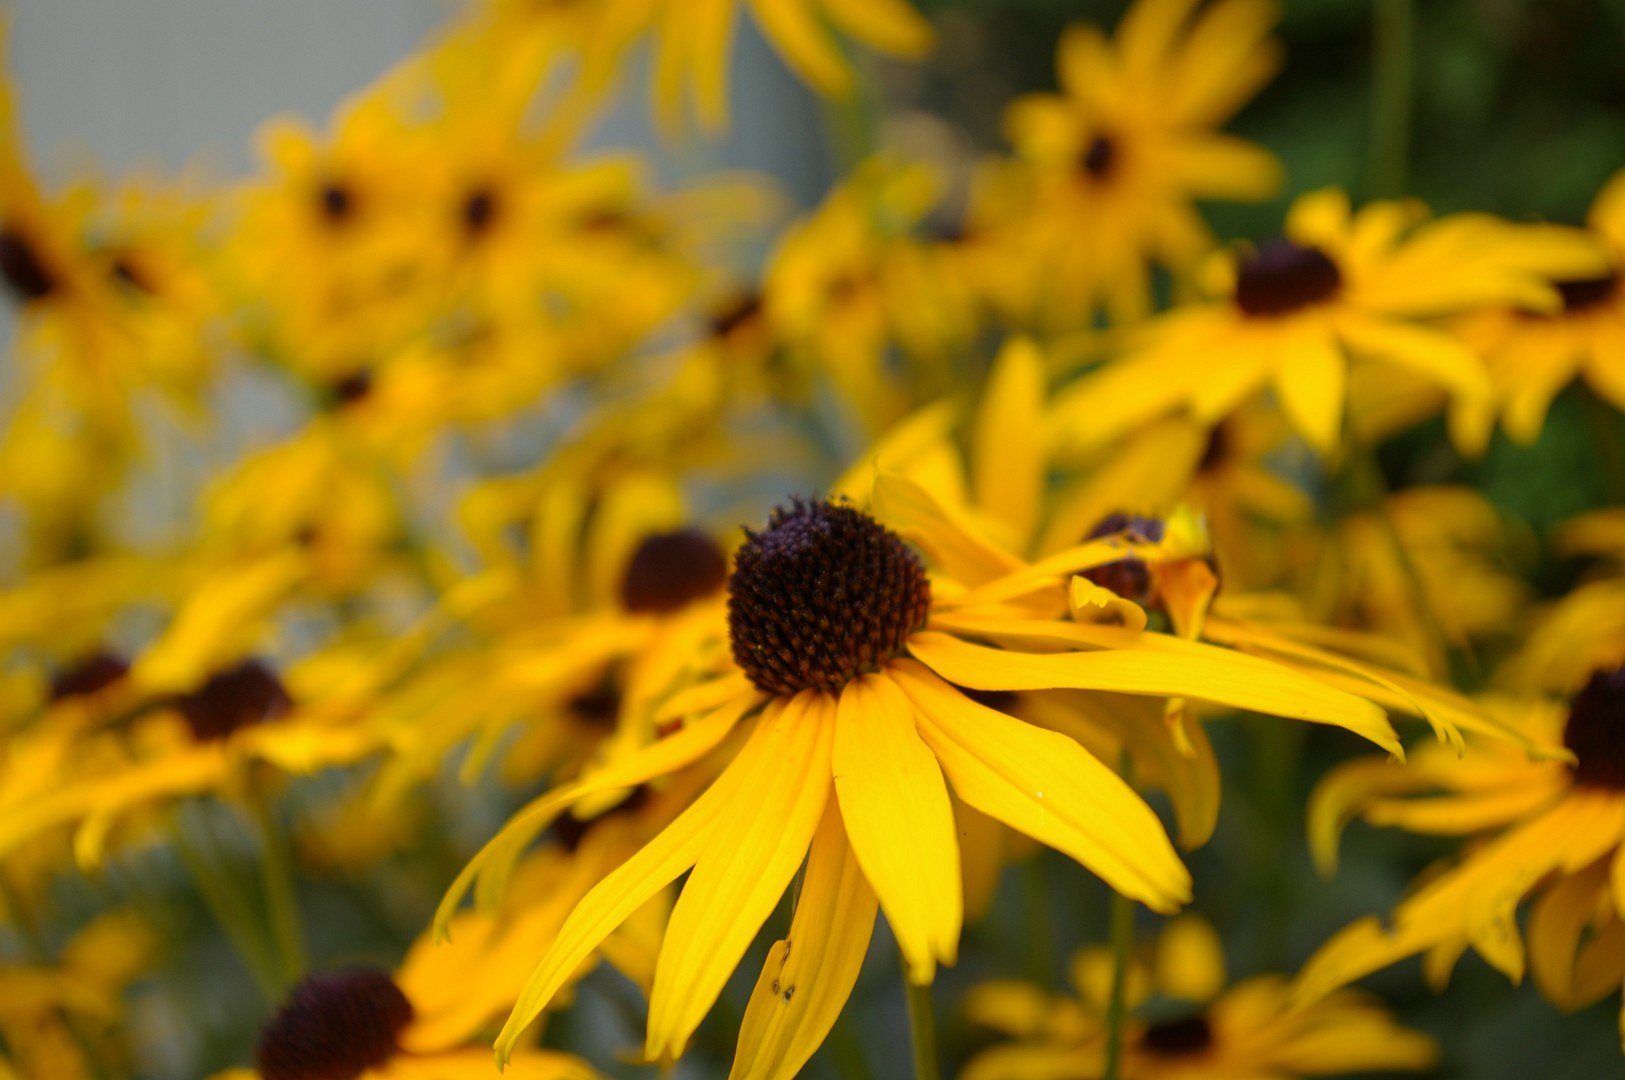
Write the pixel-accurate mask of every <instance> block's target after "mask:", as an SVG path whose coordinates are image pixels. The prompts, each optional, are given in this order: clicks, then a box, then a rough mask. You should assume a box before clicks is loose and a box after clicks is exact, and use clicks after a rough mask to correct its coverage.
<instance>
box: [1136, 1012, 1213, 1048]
mask: <svg viewBox="0 0 1625 1080" xmlns="http://www.w3.org/2000/svg"><path fill="white" fill-rule="evenodd" d="M1212 1045H1213V1026H1212V1025H1211V1024H1209V1023H1208V1021H1207V1017H1206V1016H1203V1015H1202V1014H1201V1013H1193V1014H1192V1015H1190V1016H1182V1017H1180V1018H1178V1019H1176V1020H1164V1021H1163V1022H1162V1023H1160V1024H1152V1025H1151V1026H1150V1027H1148V1028H1146V1029H1145V1034H1144V1035H1142V1036H1140V1046H1141V1047H1142V1048H1144V1049H1145V1050H1148V1051H1150V1052H1151V1053H1153V1054H1157V1055H1160V1056H1162V1057H1180V1056H1183V1055H1185V1054H1199V1053H1201V1052H1202V1051H1203V1050H1206V1049H1207V1048H1208V1047H1209V1046H1212Z"/></svg>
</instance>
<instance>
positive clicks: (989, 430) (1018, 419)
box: [971, 338, 1045, 539]
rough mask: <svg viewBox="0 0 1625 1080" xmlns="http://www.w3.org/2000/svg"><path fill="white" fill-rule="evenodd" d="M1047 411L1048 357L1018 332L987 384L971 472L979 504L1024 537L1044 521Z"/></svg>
mask: <svg viewBox="0 0 1625 1080" xmlns="http://www.w3.org/2000/svg"><path fill="white" fill-rule="evenodd" d="M1043 413H1044V360H1043V357H1041V356H1039V354H1038V347H1037V346H1036V345H1034V344H1033V343H1032V342H1031V341H1029V340H1027V339H1025V338H1016V339H1014V340H1012V341H1011V342H1010V343H1009V344H1008V345H1006V346H1005V347H1004V349H1003V350H1002V351H1000V353H999V356H998V359H996V360H995V361H994V362H993V370H992V371H991V372H990V373H989V375H988V380H987V385H986V386H985V387H984V388H983V389H982V400H981V404H980V405H979V406H978V407H977V410H976V428H975V433H974V435H973V438H972V448H973V457H972V462H971V477H972V481H973V483H974V484H975V493H976V506H977V508H978V509H980V510H981V511H982V512H983V513H985V514H988V515H989V516H991V517H994V518H997V519H999V520H1001V521H1003V522H1004V523H1005V524H1007V525H1008V526H1009V527H1010V531H1011V534H1012V535H1014V536H1019V537H1021V538H1023V539H1026V538H1028V537H1030V536H1031V535H1032V532H1033V529H1034V527H1035V526H1036V525H1037V523H1038V510H1039V498H1040V494H1041V490H1042V487H1043V484H1044V479H1045V477H1044V458H1043V452H1042V450H1041V447H1040V437H1041V436H1040V430H1041V426H1042V424H1043Z"/></svg>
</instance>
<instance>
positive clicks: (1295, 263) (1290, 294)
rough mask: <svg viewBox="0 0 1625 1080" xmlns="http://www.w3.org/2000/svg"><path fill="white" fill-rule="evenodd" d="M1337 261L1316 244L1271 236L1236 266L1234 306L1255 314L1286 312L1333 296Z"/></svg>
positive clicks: (1338, 281) (1339, 278)
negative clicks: (1271, 237) (1301, 243)
mask: <svg viewBox="0 0 1625 1080" xmlns="http://www.w3.org/2000/svg"><path fill="white" fill-rule="evenodd" d="M1342 284H1343V275H1342V274H1341V273H1340V272H1339V271H1338V269H1337V264H1336V263H1334V262H1332V260H1331V259H1330V258H1329V257H1327V255H1326V253H1325V252H1323V251H1321V250H1320V249H1319V248H1317V247H1309V246H1306V245H1300V244H1294V243H1292V242H1291V241H1290V240H1273V241H1271V242H1270V243H1267V244H1265V245H1264V246H1263V247H1260V248H1259V249H1258V250H1256V251H1254V252H1252V253H1251V254H1249V255H1247V256H1245V257H1244V258H1243V259H1242V260H1241V264H1240V265H1239V266H1238V267H1237V268H1236V306H1237V307H1239V308H1241V310H1242V311H1244V312H1246V313H1247V314H1248V315H1252V316H1254V317H1268V316H1271V315H1285V314H1287V313H1288V312H1292V311H1297V310H1299V309H1301V308H1305V307H1308V306H1309V305H1310V304H1315V303H1319V302H1320V301H1322V300H1326V299H1329V298H1330V297H1331V296H1333V295H1334V294H1335V293H1336V292H1337V290H1338V288H1339V286H1341V285H1342Z"/></svg>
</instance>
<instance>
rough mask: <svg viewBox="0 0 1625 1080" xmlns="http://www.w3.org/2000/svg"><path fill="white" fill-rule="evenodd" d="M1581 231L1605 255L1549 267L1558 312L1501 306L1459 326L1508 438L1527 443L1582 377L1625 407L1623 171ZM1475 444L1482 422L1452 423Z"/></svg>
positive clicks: (1601, 195) (1601, 394)
mask: <svg viewBox="0 0 1625 1080" xmlns="http://www.w3.org/2000/svg"><path fill="white" fill-rule="evenodd" d="M1586 225H1587V231H1588V233H1589V235H1590V237H1591V238H1592V239H1593V240H1594V242H1595V243H1596V245H1597V247H1599V248H1600V249H1602V251H1603V252H1604V253H1605V254H1604V258H1603V259H1602V260H1600V265H1599V266H1597V267H1592V268H1589V269H1588V268H1584V267H1568V268H1554V269H1553V276H1554V280H1553V284H1554V285H1555V286H1556V287H1557V291H1558V294H1559V295H1560V296H1561V297H1562V301H1563V302H1562V304H1561V306H1560V307H1558V308H1557V309H1556V310H1551V309H1539V310H1534V311H1529V310H1522V309H1519V308H1516V307H1507V308H1502V309H1498V310H1496V311H1491V312H1484V313H1481V314H1478V315H1475V316H1473V317H1471V318H1470V319H1468V320H1465V321H1464V322H1463V325H1462V327H1461V335H1462V338H1463V340H1465V341H1466V342H1467V343H1468V344H1469V345H1471V346H1472V347H1473V348H1475V349H1477V350H1478V351H1479V352H1480V353H1482V354H1483V356H1484V359H1485V362H1486V364H1487V365H1488V367H1489V372H1490V380H1491V382H1492V383H1494V385H1495V401H1494V404H1493V411H1494V413H1495V414H1498V415H1499V417H1500V419H1501V422H1502V425H1503V426H1504V427H1505V428H1506V433H1507V434H1508V435H1509V436H1510V437H1511V438H1512V439H1513V440H1514V441H1515V442H1520V443H1532V442H1534V441H1535V439H1536V437H1537V436H1539V435H1540V430H1541V428H1542V427H1543V426H1544V425H1545V422H1546V410H1547V407H1548V406H1550V405H1551V402H1552V399H1553V398H1555V397H1556V396H1557V394H1558V392H1559V391H1561V390H1562V389H1563V387H1565V386H1567V385H1568V384H1569V383H1570V382H1572V381H1573V380H1574V379H1576V378H1583V379H1584V380H1585V382H1586V385H1588V386H1589V387H1590V388H1591V389H1592V390H1593V391H1594V392H1595V393H1596V394H1597V396H1599V397H1601V398H1602V399H1603V400H1605V401H1607V402H1609V403H1611V404H1612V405H1613V406H1614V407H1615V408H1616V409H1625V287H1621V285H1620V281H1621V274H1622V273H1625V171H1621V172H1618V173H1616V174H1615V175H1614V176H1613V178H1612V179H1611V180H1609V181H1608V183H1607V184H1606V185H1604V187H1603V189H1602V191H1601V192H1599V193H1598V195H1597V199H1596V201H1595V202H1594V203H1592V205H1591V213H1590V215H1589V217H1588V218H1587V221H1586ZM1452 419H1453V420H1454V421H1455V423H1456V424H1457V425H1458V426H1460V427H1462V428H1464V430H1465V432H1466V433H1467V434H1468V435H1469V437H1470V441H1476V442H1478V443H1480V444H1481V442H1482V437H1483V434H1486V433H1487V431H1481V430H1480V429H1481V428H1487V426H1488V425H1486V424H1484V420H1486V419H1490V418H1488V417H1473V416H1468V415H1458V416H1456V417H1453V418H1452Z"/></svg>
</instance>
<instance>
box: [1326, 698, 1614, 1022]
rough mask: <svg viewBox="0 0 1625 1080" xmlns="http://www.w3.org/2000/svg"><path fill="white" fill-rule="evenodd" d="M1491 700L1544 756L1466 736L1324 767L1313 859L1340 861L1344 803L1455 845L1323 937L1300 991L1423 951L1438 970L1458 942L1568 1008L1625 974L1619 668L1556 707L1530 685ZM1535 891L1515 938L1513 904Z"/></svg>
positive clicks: (1437, 978)
mask: <svg viewBox="0 0 1625 1080" xmlns="http://www.w3.org/2000/svg"><path fill="white" fill-rule="evenodd" d="M1500 707H1501V709H1502V711H1503V713H1504V714H1505V715H1506V717H1507V719H1508V720H1509V721H1510V722H1512V723H1515V724H1518V725H1519V726H1521V727H1522V728H1523V730H1525V731H1526V732H1527V733H1528V735H1529V736H1530V737H1531V738H1532V739H1534V740H1536V741H1537V743H1538V744H1539V745H1541V746H1543V747H1545V748H1547V749H1548V751H1549V753H1547V754H1546V755H1545V756H1544V759H1543V760H1534V759H1531V758H1530V757H1528V756H1527V755H1525V754H1521V753H1517V752H1515V751H1513V750H1511V749H1510V748H1508V747H1494V746H1478V745H1476V744H1475V745H1474V746H1473V748H1472V752H1471V753H1469V754H1468V755H1467V756H1466V757H1458V756H1457V755H1455V754H1450V753H1442V752H1439V751H1435V750H1426V751H1423V752H1422V753H1421V754H1419V755H1418V757H1417V759H1416V760H1415V761H1414V762H1412V763H1411V764H1410V765H1408V766H1406V767H1404V768H1398V767H1395V766H1393V765H1391V764H1390V763H1387V762H1377V761H1356V762H1350V763H1348V764H1346V765H1343V766H1341V767H1340V768H1339V769H1337V770H1335V771H1334V772H1333V773H1331V774H1330V775H1329V776H1328V777H1327V778H1326V779H1325V780H1324V781H1323V782H1322V784H1321V786H1320V788H1319V789H1318V790H1317V791H1316V793H1315V796H1314V799H1313V801H1312V803H1311V805H1310V833H1311V840H1312V842H1313V845H1314V851H1315V855H1316V858H1317V860H1318V861H1319V862H1320V863H1321V865H1322V867H1323V868H1326V869H1328V870H1329V869H1331V868H1332V867H1334V866H1335V864H1336V852H1337V840H1338V836H1339V834H1340V833H1341V831H1342V829H1343V826H1344V825H1346V824H1347V823H1348V822H1349V821H1350V820H1352V819H1354V818H1355V817H1363V818H1365V819H1366V820H1367V821H1369V822H1371V823H1372V824H1375V825H1388V826H1395V827H1397V828H1401V829H1405V830H1407V831H1410V832H1415V833H1422V834H1427V835H1439V836H1455V837H1462V838H1463V842H1464V847H1463V850H1462V852H1461V854H1460V855H1459V856H1456V857H1453V858H1451V859H1448V860H1446V861H1445V862H1444V863H1443V864H1442V865H1441V866H1438V867H1435V868H1434V869H1433V871H1432V872H1430V873H1429V874H1428V875H1426V877H1424V878H1423V879H1422V880H1421V881H1420V882H1419V883H1418V884H1417V885H1416V887H1415V889H1414V890H1413V891H1412V892H1411V893H1410V895H1409V896H1407V897H1406V898H1405V899H1404V900H1403V901H1401V902H1400V904H1399V906H1398V907H1397V908H1396V909H1395V911H1394V913H1393V915H1392V917H1391V918H1390V919H1386V920H1379V919H1377V918H1374V917H1373V918H1367V919H1362V920H1360V921H1358V922H1356V923H1354V924H1352V925H1351V926H1349V927H1347V928H1346V929H1344V930H1343V931H1341V932H1340V933H1339V934H1337V935H1336V936H1335V937H1333V938H1332V939H1331V940H1330V941H1328V942H1327V943H1326V944H1325V945H1323V946H1322V947H1321V948H1320V950H1319V951H1318V952H1317V953H1316V954H1315V956H1314V957H1313V958H1311V960H1310V961H1309V963H1308V964H1307V965H1306V966H1305V968H1304V970H1303V972H1302V974H1301V975H1300V976H1299V979H1298V983H1297V986H1296V992H1295V997H1296V999H1297V1000H1299V1001H1312V1000H1315V999H1318V998H1320V997H1322V996H1323V995H1325V994H1327V993H1329V992H1331V991H1332V990H1334V989H1335V988H1336V987H1339V986H1343V985H1345V984H1347V983H1350V982H1352V981H1354V980H1355V979H1358V978H1361V977H1363V976H1364V975H1367V974H1369V973H1371V972H1374V971H1377V970H1379V969H1381V968H1384V967H1386V966H1388V965H1389V964H1392V963H1394V962H1396V961H1398V960H1401V959H1404V958H1405V957H1408V956H1413V955H1416V954H1419V953H1425V954H1426V959H1425V962H1424V963H1425V967H1424V970H1425V971H1426V973H1427V975H1428V978H1429V980H1430V981H1431V982H1433V983H1434V984H1435V985H1442V984H1443V982H1444V981H1445V980H1446V978H1448V976H1449V973H1450V971H1451V969H1452V968H1453V967H1454V966H1455V963H1456V961H1457V959H1459V958H1460V956H1461V954H1462V953H1463V952H1465V951H1466V950H1467V949H1468V948H1472V949H1474V950H1475V951H1476V952H1477V953H1478V954H1479V955H1480V956H1482V957H1483V958H1484V959H1485V960H1486V961H1488V962H1489V963H1490V964H1491V965H1492V966H1494V967H1495V968H1497V969H1499V970H1500V971H1502V972H1504V973H1505V974H1506V975H1507V976H1508V977H1509V978H1511V979H1512V980H1514V981H1518V980H1520V979H1521V978H1522V977H1523V974H1524V970H1525V963H1526V958H1527V963H1528V964H1529V968H1530V970H1531V971H1532V973H1533V974H1534V976H1535V983H1536V985H1537V986H1538V987H1540V989H1541V991H1542V993H1544V994H1545V995H1546V996H1547V997H1548V998H1550V999H1551V1000H1552V1001H1553V1002H1554V1003H1556V1004H1558V1005H1559V1006H1562V1007H1564V1008H1577V1007H1579V1006H1581V1005H1584V1004H1588V1003H1590V1002H1592V1001H1595V1000H1597V999H1598V998H1600V997H1602V996H1604V995H1605V994H1607V993H1609V992H1610V991H1612V990H1615V989H1617V988H1619V986H1620V985H1621V983H1622V981H1625V918H1622V913H1625V897H1622V896H1621V892H1620V880H1619V873H1618V871H1617V869H1614V868H1617V867H1618V866H1619V865H1620V858H1619V855H1620V851H1621V841H1622V839H1625V746H1622V745H1621V741H1620V740H1621V733H1622V732H1625V722H1622V721H1625V669H1621V668H1617V667H1615V668H1609V669H1604V670H1599V671H1597V672H1595V673H1594V674H1593V675H1592V676H1591V678H1590V680H1589V681H1588V682H1586V684H1585V685H1584V686H1583V687H1582V688H1581V689H1580V690H1579V691H1578V693H1576V694H1575V695H1574V696H1573V697H1572V698H1571V699H1570V701H1569V703H1568V706H1567V708H1566V709H1565V708H1564V707H1563V706H1562V705H1560V704H1557V703H1553V702H1550V701H1546V700H1540V701H1531V700H1527V699H1526V700H1522V701H1519V700H1509V701H1505V702H1503V703H1502V704H1501V706H1500ZM1558 755H1563V756H1565V757H1567V758H1568V760H1567V761H1564V760H1555V758H1557V756H1558ZM1532 895H1534V896H1536V897H1537V898H1536V900H1535V902H1534V908H1533V910H1532V914H1531V917H1530V921H1529V927H1528V934H1529V940H1528V945H1527V948H1526V946H1525V943H1524V939H1523V937H1522V935H1521V934H1520V933H1519V929H1518V922H1517V911H1518V908H1519V906H1520V905H1521V904H1522V903H1523V902H1524V901H1525V900H1527V899H1529V898H1530V897H1531V896H1532Z"/></svg>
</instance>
